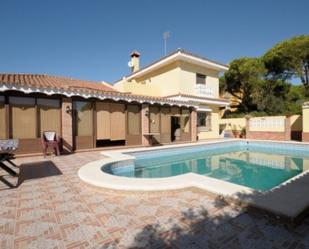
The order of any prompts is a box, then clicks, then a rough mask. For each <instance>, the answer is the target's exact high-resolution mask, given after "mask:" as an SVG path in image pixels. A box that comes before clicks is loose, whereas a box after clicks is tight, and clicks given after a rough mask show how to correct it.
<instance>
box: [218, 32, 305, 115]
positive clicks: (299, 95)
mask: <svg viewBox="0 0 309 249" xmlns="http://www.w3.org/2000/svg"><path fill="white" fill-rule="evenodd" d="M296 77H298V78H300V80H301V82H302V83H303V86H302V85H300V86H295V85H292V84H291V83H290V82H289V80H290V79H292V78H296ZM308 77H309V36H304V35H303V36H297V37H294V38H292V39H290V40H287V41H283V42H281V43H279V44H277V45H275V46H274V47H273V48H271V49H270V50H269V51H267V52H266V53H265V55H263V56H262V57H261V58H249V57H243V58H239V59H235V60H233V61H232V62H231V63H230V65H229V70H228V71H227V72H225V74H224V76H223V77H222V78H221V79H220V89H221V91H226V92H228V93H229V94H230V95H231V96H232V98H233V102H234V103H236V105H237V111H236V113H242V114H244V113H250V112H255V113H259V112H260V113H264V114H271V115H275V114H283V113H290V114H294V113H300V112H301V105H302V102H303V101H304V99H305V98H306V96H307V97H309V82H308V80H309V79H308Z"/></svg>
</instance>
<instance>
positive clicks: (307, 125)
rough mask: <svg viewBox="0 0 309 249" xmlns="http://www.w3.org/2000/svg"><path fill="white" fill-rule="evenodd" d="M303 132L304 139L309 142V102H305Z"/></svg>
mask: <svg viewBox="0 0 309 249" xmlns="http://www.w3.org/2000/svg"><path fill="white" fill-rule="evenodd" d="M302 116H303V117H302V118H303V134H302V141H303V142H309V102H305V103H304V104H303V115H302Z"/></svg>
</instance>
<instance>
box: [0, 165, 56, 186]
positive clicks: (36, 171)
mask: <svg viewBox="0 0 309 249" xmlns="http://www.w3.org/2000/svg"><path fill="white" fill-rule="evenodd" d="M15 167H16V168H19V173H18V176H17V177H11V176H10V175H1V176H0V181H1V182H2V183H3V184H4V185H5V186H6V188H3V187H1V188H0V190H4V189H7V188H17V187H19V186H20V185H21V184H22V183H23V182H25V181H28V180H34V179H40V178H45V177H50V176H57V175H62V172H61V171H60V169H59V168H58V167H57V166H56V165H55V164H54V163H53V162H52V161H39V162H32V163H22V164H21V165H19V166H15Z"/></svg>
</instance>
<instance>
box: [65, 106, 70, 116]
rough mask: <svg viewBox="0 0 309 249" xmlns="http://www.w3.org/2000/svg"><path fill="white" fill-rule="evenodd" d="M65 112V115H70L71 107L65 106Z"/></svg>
mask: <svg viewBox="0 0 309 249" xmlns="http://www.w3.org/2000/svg"><path fill="white" fill-rule="evenodd" d="M65 112H66V113H67V114H72V108H71V106H69V105H68V106H67V107H66V108H65Z"/></svg>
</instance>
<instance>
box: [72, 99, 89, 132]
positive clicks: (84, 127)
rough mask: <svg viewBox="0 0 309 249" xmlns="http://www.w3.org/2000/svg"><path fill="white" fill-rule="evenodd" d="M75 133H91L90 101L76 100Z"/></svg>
mask: <svg viewBox="0 0 309 249" xmlns="http://www.w3.org/2000/svg"><path fill="white" fill-rule="evenodd" d="M75 110H76V135H77V136H92V135H93V118H92V113H93V112H92V111H93V110H92V103H91V102H86V101H76V102H75Z"/></svg>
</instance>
